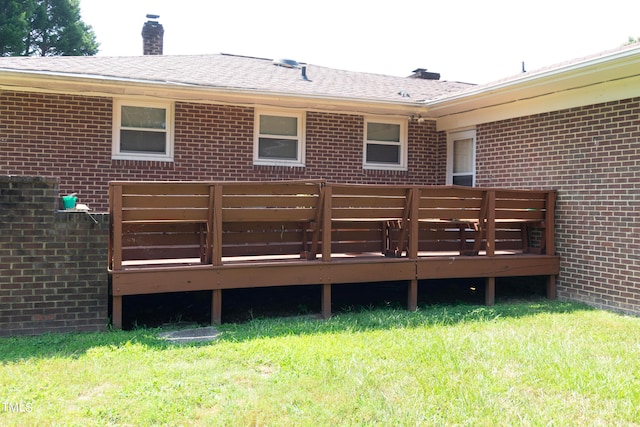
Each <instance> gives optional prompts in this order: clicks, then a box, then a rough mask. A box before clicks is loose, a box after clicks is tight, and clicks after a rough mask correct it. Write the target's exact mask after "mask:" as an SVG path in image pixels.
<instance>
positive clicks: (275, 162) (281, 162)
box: [253, 109, 306, 167]
mask: <svg viewBox="0 0 640 427" xmlns="http://www.w3.org/2000/svg"><path fill="white" fill-rule="evenodd" d="M260 116H279V117H295V118H296V119H297V120H298V122H297V123H298V127H297V136H296V138H293V137H286V136H282V135H269V134H260ZM305 121H306V114H305V112H304V111H278V110H263V109H258V110H256V111H255V119H254V132H253V135H254V136H253V164H254V165H264V166H296V167H304V166H305V145H306V144H305V134H306V131H305V128H306V123H305ZM260 137H276V138H284V139H291V140H296V141H297V143H298V145H297V158H296V159H290V160H289V159H271V158H264V157H263V158H261V157H260V151H259V148H260V147H259V145H260Z"/></svg>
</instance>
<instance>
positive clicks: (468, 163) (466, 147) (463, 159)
mask: <svg viewBox="0 0 640 427" xmlns="http://www.w3.org/2000/svg"><path fill="white" fill-rule="evenodd" d="M472 171H473V139H471V138H468V139H459V140H457V141H453V173H461V172H472Z"/></svg>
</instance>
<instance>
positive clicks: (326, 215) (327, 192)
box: [322, 185, 333, 262]
mask: <svg viewBox="0 0 640 427" xmlns="http://www.w3.org/2000/svg"><path fill="white" fill-rule="evenodd" d="M332 190H333V189H332V188H331V186H330V185H325V186H324V199H323V202H324V203H323V206H322V210H323V212H322V261H324V262H328V261H331V209H332V202H331V197H332V195H333V191H332Z"/></svg>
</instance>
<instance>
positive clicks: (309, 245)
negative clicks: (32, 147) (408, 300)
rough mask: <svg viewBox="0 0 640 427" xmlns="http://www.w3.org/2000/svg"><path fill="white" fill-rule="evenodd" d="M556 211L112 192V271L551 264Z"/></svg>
mask: <svg viewBox="0 0 640 427" xmlns="http://www.w3.org/2000/svg"><path fill="white" fill-rule="evenodd" d="M554 204H555V192H554V191H551V190H545V191H528V190H504V189H481V188H468V187H457V186H392V185H378V186H374V185H341V184H328V183H326V182H324V181H294V182H288V181H287V182H251V183H248V182H242V183H240V182H229V183H227V182H112V183H111V185H110V207H111V221H112V227H111V234H110V240H109V256H110V259H109V268H110V270H112V271H119V270H123V269H125V268H130V267H131V268H132V267H136V268H141V267H144V266H149V265H158V264H163V263H169V262H173V263H174V264H179V263H180V261H182V262H183V263H184V264H187V265H192V264H194V263H198V264H211V265H223V264H224V263H225V262H238V261H241V260H250V259H251V258H254V259H257V258H258V257H260V259H263V260H266V259H268V258H269V257H281V258H280V259H282V257H285V256H288V257H292V256H299V257H301V258H304V259H307V260H314V259H316V258H317V257H318V256H321V259H322V260H323V261H330V260H331V259H333V258H336V257H342V256H344V254H350V256H374V255H380V256H381V255H384V256H387V257H389V256H394V257H408V258H410V259H415V258H419V257H421V256H435V255H438V254H450V253H453V254H457V255H486V256H494V255H495V254H496V251H512V252H518V251H519V252H524V253H527V252H532V253H546V254H554V238H553V236H554V234H553V231H554V230H553V218H554Z"/></svg>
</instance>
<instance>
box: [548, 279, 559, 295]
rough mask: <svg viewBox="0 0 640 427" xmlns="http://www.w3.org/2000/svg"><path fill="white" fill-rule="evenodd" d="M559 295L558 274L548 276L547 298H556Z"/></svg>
mask: <svg viewBox="0 0 640 427" xmlns="http://www.w3.org/2000/svg"><path fill="white" fill-rule="evenodd" d="M557 297H558V295H557V294H556V275H555V274H551V275H549V276H547V299H551V300H554V299H556V298H557Z"/></svg>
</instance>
